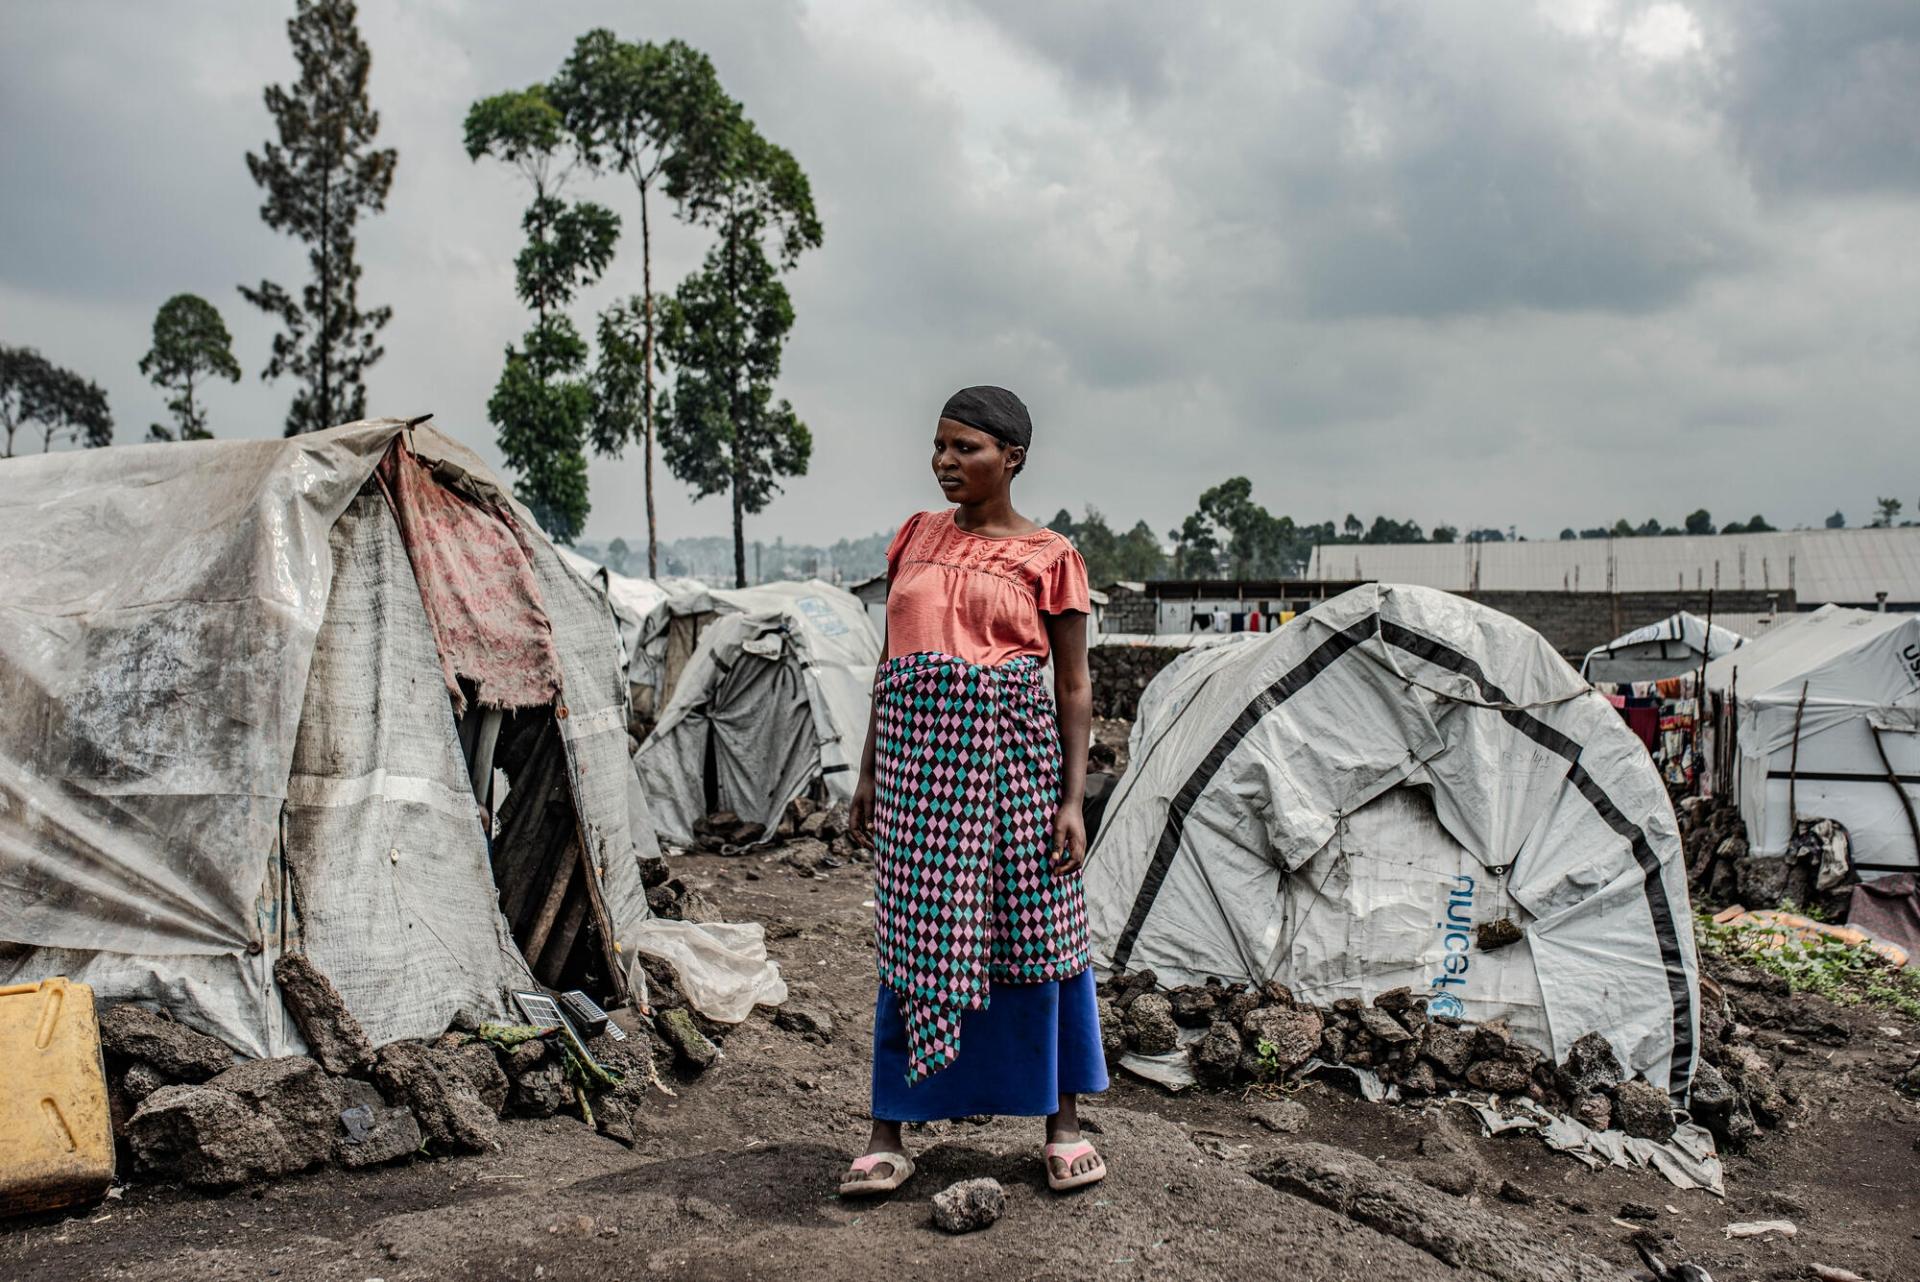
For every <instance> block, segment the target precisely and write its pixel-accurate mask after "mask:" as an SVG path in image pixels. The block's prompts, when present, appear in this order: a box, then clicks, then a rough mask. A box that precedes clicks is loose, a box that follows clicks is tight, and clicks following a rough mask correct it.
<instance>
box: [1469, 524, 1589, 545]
mask: <svg viewBox="0 0 1920 1282" xmlns="http://www.w3.org/2000/svg"><path fill="white" fill-rule="evenodd" d="M1579 537H1580V534H1579V532H1578V531H1577V530H1575V529H1574V528H1573V527H1572V526H1571V525H1569V526H1568V527H1567V528H1566V529H1564V530H1562V531H1560V541H1561V542H1562V543H1564V542H1566V541H1567V540H1568V539H1577V538H1579ZM1433 541H1434V542H1435V543H1438V542H1440V538H1439V531H1437V530H1436V531H1434V540H1433ZM1452 541H1453V540H1452V539H1448V540H1447V542H1449V543H1451V542H1452Z"/></svg>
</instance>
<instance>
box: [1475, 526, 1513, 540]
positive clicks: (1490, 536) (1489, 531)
mask: <svg viewBox="0 0 1920 1282" xmlns="http://www.w3.org/2000/svg"><path fill="white" fill-rule="evenodd" d="M1506 541H1507V536H1506V535H1505V534H1503V533H1501V532H1500V531H1499V530H1496V529H1494V528H1493V527H1492V526H1487V527H1486V528H1484V529H1478V530H1468V531H1467V542H1469V543H1505V542H1506Z"/></svg>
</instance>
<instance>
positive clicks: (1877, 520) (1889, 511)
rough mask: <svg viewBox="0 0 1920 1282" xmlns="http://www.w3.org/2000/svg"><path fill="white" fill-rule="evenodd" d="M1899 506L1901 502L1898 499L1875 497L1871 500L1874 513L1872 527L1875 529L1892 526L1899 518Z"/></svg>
mask: <svg viewBox="0 0 1920 1282" xmlns="http://www.w3.org/2000/svg"><path fill="white" fill-rule="evenodd" d="M1901 506H1902V504H1901V502H1900V500H1899V499H1882V498H1876V499H1875V500H1874V501H1873V509H1874V513H1875V515H1874V518H1873V521H1872V526H1873V528H1874V529H1876V530H1885V529H1890V528H1892V526H1893V523H1894V522H1895V521H1898V520H1899V519H1900V508H1901Z"/></svg>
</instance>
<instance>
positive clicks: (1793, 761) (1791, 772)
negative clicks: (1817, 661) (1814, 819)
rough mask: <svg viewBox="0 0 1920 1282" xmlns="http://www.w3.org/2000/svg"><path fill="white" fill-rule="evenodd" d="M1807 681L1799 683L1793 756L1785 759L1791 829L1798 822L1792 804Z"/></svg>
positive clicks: (1795, 710) (1796, 778)
mask: <svg viewBox="0 0 1920 1282" xmlns="http://www.w3.org/2000/svg"><path fill="white" fill-rule="evenodd" d="M1809 684H1811V683H1810V682H1807V681H1802V682H1801V683H1800V703H1799V706H1797V707H1796V708H1794V710H1793V755H1792V756H1790V757H1788V758H1787V825H1788V827H1792V826H1793V825H1794V824H1797V823H1799V822H1800V807H1799V806H1798V805H1797V804H1795V802H1794V791H1795V789H1796V787H1797V786H1798V785H1799V783H1800V778H1799V771H1800V718H1801V717H1803V716H1805V715H1806V713H1807V686H1808V685H1809Z"/></svg>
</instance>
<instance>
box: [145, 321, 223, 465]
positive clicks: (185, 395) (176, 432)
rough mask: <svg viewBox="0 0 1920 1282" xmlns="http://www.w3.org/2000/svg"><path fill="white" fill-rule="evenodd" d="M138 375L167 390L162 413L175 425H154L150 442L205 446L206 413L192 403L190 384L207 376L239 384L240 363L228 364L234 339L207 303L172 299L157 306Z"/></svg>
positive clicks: (149, 433) (148, 432) (196, 404)
mask: <svg viewBox="0 0 1920 1282" xmlns="http://www.w3.org/2000/svg"><path fill="white" fill-rule="evenodd" d="M140 372H141V373H142V374H145V375H146V376H147V377H148V379H149V380H150V381H151V382H152V383H153V385H154V386H155V387H158V388H159V389H160V390H162V391H170V392H172V393H173V398H172V399H171V400H169V401H168V402H167V410H168V412H169V413H171V414H172V415H173V420H174V425H173V426H172V427H165V426H162V425H161V424H159V423H155V424H153V425H152V426H151V427H149V428H148V429H147V439H149V440H153V441H204V440H206V439H207V438H208V437H210V436H212V435H213V433H212V432H209V431H208V430H207V412H206V410H205V408H204V407H202V406H201V405H200V404H199V403H198V402H197V401H195V400H194V396H193V389H194V384H195V383H196V382H198V381H199V380H201V379H203V378H206V377H208V376H210V375H211V376H217V377H219V378H224V379H226V380H227V381H228V382H229V383H237V382H239V381H240V362H239V361H236V360H235V359H233V336H232V335H230V334H228V333H227V324H226V322H225V321H223V320H221V319H220V313H219V311H218V310H217V309H216V308H215V307H214V305H213V304H212V303H209V302H208V301H207V300H206V299H204V298H201V297H200V296H199V295H198V294H175V295H174V296H173V297H172V298H169V299H168V300H167V301H166V302H164V303H162V304H160V310H159V311H158V312H156V313H155V314H154V317H153V346H152V347H151V348H150V349H148V351H147V354H146V355H145V356H142V357H141V358H140Z"/></svg>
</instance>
